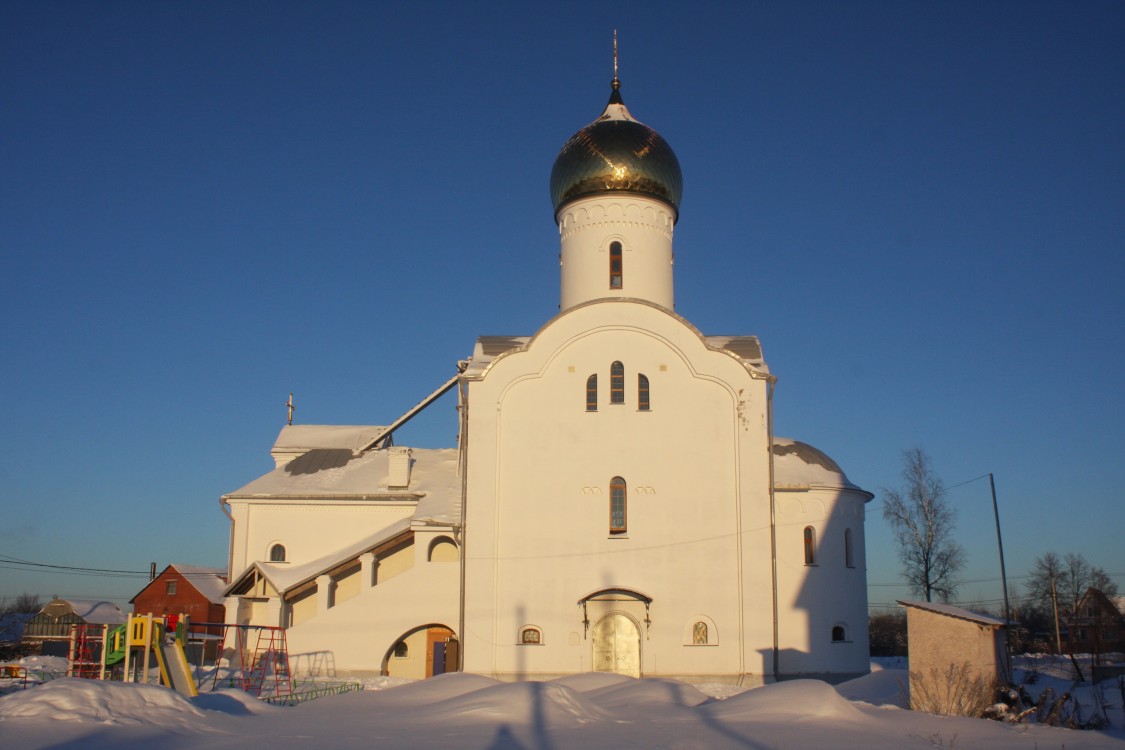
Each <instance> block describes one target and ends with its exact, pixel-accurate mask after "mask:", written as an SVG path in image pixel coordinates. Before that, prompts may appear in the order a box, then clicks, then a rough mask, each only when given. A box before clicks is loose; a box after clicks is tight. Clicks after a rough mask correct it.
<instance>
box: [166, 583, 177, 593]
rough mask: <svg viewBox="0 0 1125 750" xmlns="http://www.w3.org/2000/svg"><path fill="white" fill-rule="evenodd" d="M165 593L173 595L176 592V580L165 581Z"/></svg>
mask: <svg viewBox="0 0 1125 750" xmlns="http://www.w3.org/2000/svg"><path fill="white" fill-rule="evenodd" d="M164 593H165V594H166V595H168V596H172V595H173V594H175V593H176V582H175V581H165V582H164Z"/></svg>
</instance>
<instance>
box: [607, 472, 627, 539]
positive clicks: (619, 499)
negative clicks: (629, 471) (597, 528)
mask: <svg viewBox="0 0 1125 750" xmlns="http://www.w3.org/2000/svg"><path fill="white" fill-rule="evenodd" d="M627 494H628V491H627V490H626V488H625V480H624V479H622V478H621V477H614V478H613V479H611V480H610V481H609V533H610V534H624V533H625V531H626V526H625V522H626V520H627V515H626V509H627V503H628V498H627Z"/></svg>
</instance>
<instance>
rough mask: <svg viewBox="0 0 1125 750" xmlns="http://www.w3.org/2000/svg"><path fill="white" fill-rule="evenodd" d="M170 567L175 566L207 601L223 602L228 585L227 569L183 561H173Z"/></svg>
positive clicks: (213, 602)
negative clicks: (186, 563) (183, 562)
mask: <svg viewBox="0 0 1125 750" xmlns="http://www.w3.org/2000/svg"><path fill="white" fill-rule="evenodd" d="M169 567H172V568H175V569H176V570H177V571H178V572H179V574H180V575H182V576H183V577H184V578H186V579H187V581H188V583H190V584H191V585H192V586H194V587H195V589H196V590H197V591H198V592H199V593H201V594H203V595H204V596H205V597H207V601H209V602H211V603H212V604H222V603H223V591H225V590H226V587H227V582H226V577H227V572H226V570H224V569H222V568H205V567H203V566H201V565H184V564H182V563H172V564H171V565H170V566H169Z"/></svg>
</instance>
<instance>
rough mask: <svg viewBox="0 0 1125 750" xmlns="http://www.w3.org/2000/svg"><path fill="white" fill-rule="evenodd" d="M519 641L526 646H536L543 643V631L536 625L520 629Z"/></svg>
mask: <svg viewBox="0 0 1125 750" xmlns="http://www.w3.org/2000/svg"><path fill="white" fill-rule="evenodd" d="M520 643H522V644H524V645H526V646H538V645H539V644H541V643H543V632H542V631H541V630H539V628H536V627H527V628H524V629H523V630H521V631H520Z"/></svg>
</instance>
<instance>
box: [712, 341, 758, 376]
mask: <svg viewBox="0 0 1125 750" xmlns="http://www.w3.org/2000/svg"><path fill="white" fill-rule="evenodd" d="M703 340H704V341H705V342H707V346H709V347H711V348H712V349H718V350H720V351H724V352H728V353H730V354H733V355H734V356H736V357H738V358H739V359H741V360H742V361H743V362H745V363H746V364H748V365H753V366H754V368H755V369H758V370H761V371H763V372H769V370H768V368H767V367H766V360H765V357H763V356H762V344H761V342H760V341H758V337H757V336H704V337H703Z"/></svg>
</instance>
